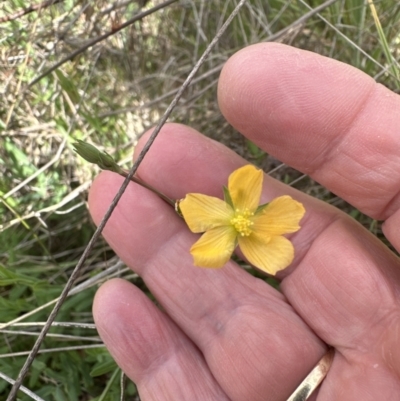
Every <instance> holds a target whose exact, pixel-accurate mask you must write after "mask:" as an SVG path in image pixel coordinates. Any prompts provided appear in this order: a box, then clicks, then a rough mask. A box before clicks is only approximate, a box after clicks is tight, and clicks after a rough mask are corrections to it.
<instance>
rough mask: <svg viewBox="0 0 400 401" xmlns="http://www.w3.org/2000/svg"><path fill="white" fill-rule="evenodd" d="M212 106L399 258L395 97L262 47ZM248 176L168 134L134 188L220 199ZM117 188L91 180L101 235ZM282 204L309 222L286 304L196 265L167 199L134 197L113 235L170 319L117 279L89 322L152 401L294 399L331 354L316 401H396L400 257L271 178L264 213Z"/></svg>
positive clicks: (284, 295)
mask: <svg viewBox="0 0 400 401" xmlns="http://www.w3.org/2000/svg"><path fill="white" fill-rule="evenodd" d="M218 101H219V105H220V108H221V111H222V112H223V114H224V116H225V117H226V119H227V120H228V121H229V123H231V124H232V125H233V126H234V127H235V128H236V129H238V130H239V131H240V132H241V133H242V134H243V135H245V136H246V137H247V138H249V139H250V140H252V141H253V142H255V143H256V144H258V146H260V147H261V148H262V149H264V150H265V151H266V152H268V153H269V154H272V155H274V156H275V157H277V158H278V159H279V160H281V161H283V162H285V163H287V164H289V165H291V166H293V167H295V168H296V169H298V170H300V171H303V172H305V173H307V174H309V175H310V176H311V177H313V178H314V179H315V180H316V181H318V182H320V183H321V184H322V185H324V186H326V187H327V188H328V189H330V190H331V191H332V192H334V193H336V194H337V195H339V196H341V197H342V198H344V199H346V200H347V201H348V202H349V203H351V204H352V205H354V206H355V207H356V208H358V209H359V210H361V211H362V212H364V213H366V214H367V215H369V216H372V217H373V218H375V219H379V220H385V223H384V225H383V229H384V233H385V235H386V237H387V238H388V239H389V240H390V241H391V243H392V244H393V246H394V247H395V248H397V249H398V250H399V249H400V211H399V209H400V195H399V190H400V98H399V96H398V95H396V94H394V93H392V92H390V91H389V90H387V89H386V88H384V87H383V86H380V85H377V84H376V83H375V82H374V81H373V80H372V79H371V78H369V77H368V76H366V75H365V74H363V73H362V72H360V71H358V70H356V69H354V68H352V67H350V66H347V65H345V64H342V63H339V62H336V61H333V60H330V59H327V58H323V57H321V56H318V55H316V54H313V53H309V52H305V51H301V50H298V49H294V48H291V47H288V46H283V45H278V44H259V45H254V46H251V47H248V48H246V49H244V50H242V51H240V52H239V53H237V54H236V55H235V56H233V57H232V58H231V59H230V60H229V61H228V63H227V64H226V65H225V67H224V69H223V71H222V74H221V78H220V82H219V87H218ZM146 139H147V136H146V137H145V138H142V140H141V142H140V144H139V145H138V149H137V150H136V151H137V152H139V151H140V149H141V147H143V145H144V143H145V141H146ZM245 163H246V162H245V161H244V160H243V159H241V158H240V157H239V156H238V155H236V154H234V153H233V152H232V151H230V150H228V149H227V148H226V147H224V146H223V145H221V144H219V143H216V142H214V141H212V140H210V139H208V138H206V137H204V136H202V135H200V134H198V133H197V132H195V131H194V130H193V129H191V128H189V127H186V126H183V125H177V124H168V125H166V126H165V127H164V128H163V130H162V132H161V133H160V135H159V137H158V138H157V139H156V141H155V143H154V145H153V147H152V148H151V150H150V152H149V153H148V155H147V156H146V158H145V159H144V161H143V163H142V164H141V166H140V168H139V175H140V177H141V178H142V179H143V180H144V181H146V182H148V183H149V184H151V185H153V186H154V187H156V188H157V189H159V190H160V191H162V192H164V193H165V194H167V195H168V196H170V197H171V198H175V199H179V198H182V197H184V196H185V194H186V193H188V192H200V193H204V194H208V195H212V196H219V197H220V196H221V195H222V193H221V188H222V186H223V185H225V184H226V181H227V177H228V176H229V174H230V173H231V172H232V171H233V170H235V169H237V168H238V167H240V166H242V165H244V164H245ZM121 182H122V178H121V177H120V176H118V175H116V174H113V173H108V172H105V173H102V174H101V175H100V176H99V177H98V178H97V179H96V181H95V182H94V184H93V186H92V189H91V192H90V199H89V204H90V209H91V213H92V216H93V218H94V220H95V222H99V221H100V219H101V218H102V216H103V215H104V213H105V210H106V209H107V207H108V206H109V204H110V202H111V200H112V198H113V197H114V195H115V193H116V191H117V189H118V188H119V186H120V185H121ZM283 194H289V195H291V196H292V197H293V198H294V199H296V200H299V201H301V202H302V203H303V204H304V206H305V208H306V211H307V213H306V215H305V217H304V219H303V220H302V224H301V225H302V229H301V230H300V231H299V232H298V233H296V234H294V235H292V237H291V240H292V242H293V244H294V246H295V249H296V257H295V260H294V262H293V264H292V265H291V266H290V267H289V268H288V269H286V270H284V271H283V272H281V274H280V275H278V277H279V278H280V279H281V280H282V283H281V287H280V288H281V292H278V291H276V290H274V289H273V288H272V287H270V286H268V285H267V284H265V283H264V282H263V281H261V280H259V279H257V278H255V277H253V276H251V275H250V274H248V273H246V272H245V271H244V270H242V269H240V268H239V267H238V266H237V265H236V264H235V262H233V261H230V262H228V263H227V265H226V266H225V267H224V268H222V269H217V270H214V269H201V268H198V267H194V266H193V264H192V256H191V255H190V254H189V248H190V246H191V245H192V244H193V243H194V241H195V240H196V239H197V238H198V236H196V235H194V234H192V233H191V232H190V231H189V230H188V228H187V227H186V226H185V223H184V222H183V221H182V220H181V219H180V218H179V217H178V216H177V215H176V214H175V212H174V211H173V210H172V209H171V208H170V207H169V206H168V205H166V204H165V203H164V202H163V201H162V200H160V199H159V198H157V196H155V195H154V194H152V193H150V192H149V191H147V190H146V189H143V188H141V187H139V186H137V185H135V184H131V185H130V186H129V187H128V189H127V191H126V192H125V194H124V196H123V197H122V199H121V201H120V202H119V204H118V206H117V208H116V210H115V211H114V213H113V215H112V217H111V219H110V221H109V223H108V224H107V226H106V228H105V230H104V236H105V238H106V239H107V241H108V242H109V243H110V245H111V246H112V247H113V249H114V250H115V251H116V253H117V254H118V255H119V256H120V257H121V258H122V259H123V260H124V261H125V262H126V263H127V265H128V266H130V267H131V268H132V269H133V270H134V271H135V272H137V273H138V274H139V275H140V276H141V277H142V278H143V279H144V281H145V282H146V284H147V286H148V287H149V289H150V290H151V291H152V293H153V294H154V296H155V297H156V299H157V301H158V302H159V304H160V305H161V307H162V310H160V308H158V307H157V306H155V305H154V304H153V303H152V302H151V301H150V300H149V299H148V298H147V297H146V296H145V295H144V294H143V293H142V292H141V291H140V290H139V289H137V288H136V287H135V286H133V285H131V284H130V283H128V282H125V281H123V280H119V279H115V280H111V281H109V282H107V283H106V284H105V285H103V286H102V287H101V288H100V290H99V291H98V293H97V295H96V298H95V303H94V316H95V320H96V324H97V327H98V330H99V333H100V335H101V337H102V339H103V340H104V342H105V344H106V346H107V347H108V349H109V350H110V352H111V354H112V355H113V356H114V358H115V360H116V361H117V363H118V364H119V366H120V367H121V368H122V369H123V370H124V371H125V372H126V374H127V375H128V376H129V377H130V378H131V379H132V380H133V381H134V382H135V383H136V384H137V386H138V389H139V393H140V396H141V399H142V400H143V401H152V400H159V401H163V400H165V401H167V400H174V401H179V400H185V401H195V400H201V401H205V400H216V401H224V400H232V401H248V400H252V401H266V400H268V401H275V400H276V401H278V400H286V399H287V397H289V395H290V394H291V393H292V392H293V390H294V389H295V387H296V386H297V385H298V384H299V383H300V382H301V381H302V380H303V379H304V377H305V376H307V374H308V373H309V372H310V371H311V369H312V368H313V366H314V365H315V364H316V363H317V361H318V360H319V359H320V358H321V357H322V356H323V355H324V353H325V352H326V350H327V344H328V345H330V346H332V347H334V348H335V357H334V361H333V364H332V367H331V369H330V371H329V373H328V376H327V377H326V379H325V380H324V382H323V383H322V385H321V387H320V389H319V391H318V392H316V393H315V394H314V395H313V396H312V398H311V399H312V400H318V401H333V400H340V401H356V400H363V401H369V400H371V401H372V400H374V401H376V400H385V401H391V400H396V401H397V400H399V399H400V262H399V259H398V258H397V257H396V256H395V255H394V254H393V253H392V252H391V251H389V250H388V249H387V248H386V247H385V246H384V245H383V244H382V243H381V242H380V241H379V240H377V239H376V238H375V237H374V236H373V235H372V234H370V233H369V232H368V231H366V230H365V229H364V228H363V227H361V226H360V225H359V224H358V223H357V222H356V221H355V220H353V219H352V218H351V217H349V216H347V215H345V214H344V213H342V212H341V211H339V210H337V209H335V208H333V207H332V206H330V205H327V204H325V203H323V202H321V201H319V200H316V199H314V198H311V197H309V196H308V195H305V194H303V193H300V192H298V191H296V190H294V189H292V188H290V187H287V186H285V185H284V184H282V183H280V182H277V181H275V180H274V179H272V178H270V177H268V176H266V177H265V179H264V189H263V195H262V199H261V200H262V202H268V201H270V200H271V199H272V198H275V197H277V196H280V195H283Z"/></svg>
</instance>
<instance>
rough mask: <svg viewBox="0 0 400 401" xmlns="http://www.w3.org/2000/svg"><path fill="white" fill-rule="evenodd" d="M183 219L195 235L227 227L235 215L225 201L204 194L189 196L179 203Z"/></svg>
mask: <svg viewBox="0 0 400 401" xmlns="http://www.w3.org/2000/svg"><path fill="white" fill-rule="evenodd" d="M179 208H180V210H181V212H182V215H183V218H184V219H185V221H186V224H187V225H188V226H189V228H190V230H191V231H192V232H194V233H203V232H204V231H207V230H209V229H211V228H214V227H219V226H226V225H228V224H229V222H230V219H231V218H232V215H233V210H232V208H231V207H230V206H229V205H228V204H227V203H226V202H224V201H223V200H221V199H218V198H214V197H212V196H207V195H203V194H187V195H186V197H185V199H183V200H182V201H181V202H180V203H179Z"/></svg>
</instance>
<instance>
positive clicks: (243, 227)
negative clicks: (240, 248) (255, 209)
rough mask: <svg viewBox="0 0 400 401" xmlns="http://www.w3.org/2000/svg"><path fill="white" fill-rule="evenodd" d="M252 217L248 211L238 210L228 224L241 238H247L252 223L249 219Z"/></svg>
mask: <svg viewBox="0 0 400 401" xmlns="http://www.w3.org/2000/svg"><path fill="white" fill-rule="evenodd" d="M253 215H254V213H252V212H250V211H249V210H248V209H245V210H243V211H240V210H239V209H236V210H235V217H233V218H232V219H231V221H230V223H231V224H232V225H233V227H235V230H236V231H237V232H238V234H239V235H241V236H242V237H248V236H249V235H250V234H251V232H252V229H251V226H252V225H253V222H252V221H251V219H249V217H250V216H253Z"/></svg>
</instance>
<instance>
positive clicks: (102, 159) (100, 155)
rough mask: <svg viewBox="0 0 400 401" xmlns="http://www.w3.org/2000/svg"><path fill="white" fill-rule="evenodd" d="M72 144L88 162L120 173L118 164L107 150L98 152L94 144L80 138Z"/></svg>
mask: <svg viewBox="0 0 400 401" xmlns="http://www.w3.org/2000/svg"><path fill="white" fill-rule="evenodd" d="M72 145H73V147H74V150H75V152H76V153H78V155H79V156H81V157H82V158H84V159H85V160H86V161H88V162H89V163H94V164H97V165H98V166H99V167H100V168H101V169H102V170H109V171H114V172H115V173H121V167H119V166H118V164H117V163H116V162H115V160H114V159H113V158H112V156H111V155H109V154H108V153H107V152H100V150H98V149H97V148H96V147H95V146H93V145H91V144H90V143H87V142H84V141H81V140H78V142H75V143H73V144H72Z"/></svg>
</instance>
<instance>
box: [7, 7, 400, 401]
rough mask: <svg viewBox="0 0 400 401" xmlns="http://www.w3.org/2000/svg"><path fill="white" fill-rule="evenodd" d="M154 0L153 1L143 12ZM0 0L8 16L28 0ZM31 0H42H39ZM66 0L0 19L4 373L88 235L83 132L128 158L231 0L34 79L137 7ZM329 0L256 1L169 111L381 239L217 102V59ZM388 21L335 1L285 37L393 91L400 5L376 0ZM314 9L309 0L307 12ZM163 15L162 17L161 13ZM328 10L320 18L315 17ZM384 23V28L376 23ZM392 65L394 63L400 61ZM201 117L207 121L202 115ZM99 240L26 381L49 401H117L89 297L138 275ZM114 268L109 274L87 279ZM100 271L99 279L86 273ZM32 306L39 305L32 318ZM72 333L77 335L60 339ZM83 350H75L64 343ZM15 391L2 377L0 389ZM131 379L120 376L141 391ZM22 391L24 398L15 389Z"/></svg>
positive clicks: (181, 15)
mask: <svg viewBox="0 0 400 401" xmlns="http://www.w3.org/2000/svg"><path fill="white" fill-rule="evenodd" d="M156 3H159V2H156V1H149V2H148V3H147V5H146V8H149V7H151V6H153V5H154V4H156ZM30 4H31V2H30V1H27V0H18V1H17V0H9V1H6V2H2V3H1V4H0V18H1V17H3V16H6V15H12V14H14V13H15V12H17V11H18V10H20V9H21V8H23V7H26V6H28V5H30ZM35 4H36V3H35ZM88 4H89V6H87V7H86V8H85V6H84V3H82V2H80V1H77V0H65V1H63V2H60V3H58V4H56V5H54V6H52V7H48V8H45V9H43V10H41V11H40V13H38V12H33V13H30V14H27V15H24V16H21V17H19V18H17V19H15V20H13V21H9V22H3V23H1V30H0V32H1V33H0V48H1V49H2V51H1V52H0V58H1V60H0V61H1V64H2V68H0V93H1V96H0V216H1V220H0V224H1V226H0V295H1V296H0V322H3V323H7V322H12V321H15V320H16V319H20V321H19V322H18V323H17V322H15V323H13V324H10V325H9V326H8V327H7V328H3V329H2V330H3V331H2V338H3V339H4V341H2V342H1V343H0V372H2V373H4V374H6V375H8V376H9V377H11V378H15V377H16V376H17V375H18V372H19V369H20V368H21V366H22V365H23V363H24V361H25V358H26V355H25V354H22V355H20V354H18V353H26V352H28V351H29V350H30V349H31V347H32V345H33V342H34V340H35V338H36V335H37V333H38V332H39V331H40V329H41V327H42V326H41V322H43V321H45V320H46V318H47V316H48V314H49V312H50V310H51V306H47V307H45V308H41V306H43V305H45V304H47V303H51V304H54V300H55V299H56V298H57V297H58V296H59V294H60V293H61V291H62V288H63V287H64V285H65V283H66V281H67V280H68V277H69V275H70V273H71V271H72V269H73V268H74V267H75V265H76V263H77V261H78V259H79V257H80V255H81V254H82V252H83V249H84V247H85V245H86V244H87V242H88V241H89V239H90V237H91V235H92V234H93V232H94V226H93V224H92V222H91V221H90V218H89V216H88V211H87V206H86V203H85V200H86V192H87V189H88V187H89V185H90V182H91V180H92V178H93V177H94V176H95V174H96V173H97V171H98V170H96V168H94V167H93V166H92V165H89V164H87V163H85V162H83V161H82V160H81V159H79V158H77V157H76V155H75V154H74V152H73V151H72V145H71V144H72V143H73V142H74V141H76V140H77V139H81V140H85V141H89V142H92V143H95V144H97V145H101V147H102V149H104V150H106V151H107V152H108V153H110V154H112V155H113V156H114V157H115V158H116V159H118V160H122V161H125V164H126V165H127V166H129V163H130V155H131V153H132V149H133V147H134V146H135V144H136V141H137V139H138V138H139V137H140V135H141V134H142V133H143V131H144V130H145V129H146V128H148V127H150V126H152V125H154V124H155V123H157V121H158V119H159V117H160V116H161V115H162V113H163V112H164V111H165V109H166V107H167V106H168V103H169V102H170V101H171V100H172V98H173V95H174V94H175V93H176V91H177V90H178V89H179V87H180V85H181V84H182V82H183V81H184V79H185V78H186V76H187V75H188V73H189V72H190V70H191V68H192V67H193V65H194V64H195V62H196V61H197V59H198V58H199V57H200V55H201V54H202V53H203V52H204V50H205V48H206V46H207V45H208V43H209V42H210V40H211V39H212V38H213V37H214V35H215V33H216V31H217V30H218V28H219V27H220V26H221V25H222V23H223V21H224V20H225V19H226V18H227V16H228V15H229V13H230V12H231V11H232V9H233V7H234V6H235V4H236V2H235V1H232V0H208V1H205V2H203V1H192V2H184V3H180V4H178V3H177V4H174V5H172V6H169V7H168V8H167V9H166V10H163V11H159V12H157V13H155V14H153V15H150V16H148V17H146V18H145V19H143V20H142V21H139V22H136V23H134V24H133V25H132V26H130V27H128V28H126V29H124V30H123V31H121V32H119V33H117V34H115V35H114V36H111V37H110V38H108V39H107V40H106V41H104V42H101V43H99V44H97V45H95V46H94V47H91V48H89V49H88V50H87V51H85V52H83V53H82V54H80V55H78V56H76V57H75V58H73V59H72V60H70V61H68V62H66V63H65V64H63V65H62V66H61V67H59V68H58V69H57V70H56V71H54V72H52V73H50V74H48V75H47V76H46V77H45V78H43V79H42V80H40V82H38V83H37V84H35V85H33V86H29V83H30V82H31V81H32V80H33V79H35V77H37V76H38V74H40V73H42V72H44V71H46V70H47V69H48V68H50V67H51V66H52V65H53V64H54V63H56V62H57V61H59V60H61V59H62V58H63V57H65V56H67V55H68V54H70V53H72V52H73V51H75V50H76V49H77V48H79V46H81V45H82V44H84V43H85V42H86V41H87V40H89V39H92V38H94V37H97V36H100V35H101V34H103V33H106V32H109V31H110V30H111V29H112V27H113V26H117V24H118V20H119V21H122V22H123V21H125V20H127V19H129V18H131V17H132V16H133V15H134V14H135V13H137V12H138V11H139V10H138V3H137V2H134V1H132V2H130V3H129V4H126V5H124V6H123V7H120V8H118V9H115V10H110V7H111V6H110V4H113V3H112V2H108V1H105V0H100V1H97V2H89V3H88ZM320 4H322V1H320V0H318V1H317V0H315V1H304V0H299V1H289V0H251V1H248V3H247V4H246V5H245V6H244V8H243V9H242V10H241V12H240V14H239V15H238V16H237V18H235V19H234V21H233V22H232V24H231V25H230V27H229V29H228V31H227V32H226V33H225V35H224V36H223V37H222V38H221V40H220V42H219V43H218V45H217V46H216V47H215V49H214V50H213V52H212V54H211V55H210V57H209V58H208V59H207V61H206V62H205V64H204V65H203V66H202V67H201V69H200V71H199V73H198V74H197V76H196V77H195V82H194V83H193V84H192V85H191V86H190V88H189V89H188V91H187V92H186V93H185V96H184V99H183V100H182V101H181V102H180V103H179V104H178V107H177V108H176V109H175V111H174V113H173V116H172V119H173V120H175V121H178V122H182V123H186V124H190V125H191V126H193V127H194V128H196V129H197V130H199V131H201V132H203V133H204V134H205V135H208V136H210V137H212V138H214V139H217V140H219V141H221V142H223V143H225V144H227V145H228V146H231V147H233V148H234V149H235V150H236V151H238V152H239V153H240V154H241V155H243V156H244V157H246V158H247V159H248V160H249V161H251V162H253V163H256V164H258V165H260V166H261V167H263V168H264V169H265V170H266V171H271V170H274V172H273V174H272V175H273V176H274V177H276V178H277V179H279V180H281V181H282V182H286V183H288V184H293V183H294V184H293V185H294V186H295V187H296V188H299V189H301V190H302V191H304V192H306V193H309V194H311V195H313V196H315V197H317V198H319V199H322V200H324V201H326V202H329V203H331V204H334V205H335V206H337V207H339V208H341V209H342V210H345V211H346V212H348V213H349V214H351V215H352V216H353V217H354V218H356V219H357V220H359V221H360V222H361V223H362V224H363V225H365V226H366V227H367V228H368V229H370V230H371V231H373V232H374V233H375V234H376V235H378V236H380V237H382V233H381V231H380V226H379V225H378V224H376V222H375V221H372V220H371V219H369V218H367V217H365V216H364V215H362V214H361V213H359V212H358V211H357V210H355V209H354V208H352V207H351V206H350V205H348V204H347V203H345V202H344V201H343V200H341V199H339V198H337V197H336V196H335V195H333V194H332V193H330V192H329V191H327V190H326V189H324V188H323V187H321V186H320V185H318V184H317V183H315V182H314V181H312V180H311V179H310V178H309V177H303V176H302V175H301V174H300V173H299V172H297V171H295V170H293V169H291V168H289V167H287V166H284V165H281V164H280V163H279V161H277V160H275V159H273V158H271V157H270V156H269V155H267V154H265V153H264V152H262V151H261V150H260V149H258V148H257V147H256V146H255V145H254V144H252V143H250V142H248V141H246V140H245V139H243V138H242V137H241V136H240V135H239V134H238V133H237V132H235V131H234V130H233V129H232V128H231V127H229V126H228V124H227V123H226V122H225V121H224V119H223V117H222V116H221V114H220V112H219V110H218V107H217V104H216V83H217V79H218V74H219V72H220V69H221V67H222V65H223V63H224V62H225V61H226V60H227V59H228V58H229V57H230V56H231V55H232V54H233V53H235V52H236V51H237V50H239V49H240V48H242V47H244V46H247V45H249V44H252V43H257V42H260V41H265V40H268V38H269V36H270V35H272V34H275V33H277V32H279V31H281V30H283V29H284V28H285V27H287V26H288V25H290V24H292V23H294V22H295V21H296V20H298V19H299V18H301V17H302V16H303V15H305V14H306V13H307V12H309V10H310V9H309V7H311V8H315V7H317V6H318V5H320ZM374 4H375V7H376V10H377V16H378V17H379V22H380V25H379V24H377V20H376V19H375V20H374V18H373V15H372V14H371V10H370V7H369V5H367V4H365V2H364V0H345V1H338V2H336V3H335V4H334V5H332V6H330V7H328V8H326V9H325V10H323V11H321V13H320V14H321V16H318V15H314V16H312V17H311V18H310V19H308V20H307V21H306V22H305V23H304V25H302V26H300V27H299V28H298V29H294V30H293V31H291V32H289V33H286V34H285V35H283V36H282V37H281V38H280V39H279V40H280V41H282V42H283V43H288V44H291V45H293V46H297V47H300V48H303V49H308V50H312V51H314V52H317V53H319V54H322V55H325V56H328V57H332V58H335V59H338V60H341V61H343V62H345V63H348V64H351V65H353V66H355V67H357V68H359V69H361V70H363V71H365V72H366V73H367V74H369V75H370V76H372V77H374V78H375V79H376V80H377V81H379V82H381V83H382V84H384V85H386V86H387V87H389V88H391V89H393V90H398V88H399V70H398V60H399V57H400V54H399V48H400V47H399V42H400V36H399V33H398V32H400V5H399V3H398V1H396V0H382V1H376V2H375V3H374ZM307 6H309V7H307ZM161 16H162V17H161ZM321 18H322V19H321ZM377 27H378V29H377ZM396 60H397V61H396ZM205 116H206V118H205ZM115 263H116V259H115V256H114V255H113V253H112V252H111V251H110V249H109V247H108V246H107V244H105V243H104V242H103V241H99V242H98V243H97V245H96V246H95V249H94V250H93V252H92V253H91V256H90V257H89V259H88V260H87V262H86V264H85V266H84V268H83V271H82V274H81V276H80V278H79V281H78V283H77V285H80V284H81V285H82V286H83V287H84V289H82V290H81V291H79V292H77V293H75V294H73V295H71V296H70V297H69V298H68V299H67V301H66V302H65V303H64V305H63V307H62V309H61V312H60V314H59V316H58V317H57V321H58V322H68V323H70V326H55V327H53V328H52V329H51V330H50V333H51V334H53V335H54V336H48V337H47V338H46V340H45V343H44V344H43V346H42V349H46V350H48V351H51V350H53V351H52V352H46V353H41V354H40V355H38V357H37V358H36V360H35V362H34V364H33V366H32V369H31V370H30V374H29V376H28V378H27V379H26V380H25V381H24V385H26V386H27V387H28V388H29V389H30V390H32V391H34V392H35V393H36V394H37V395H39V396H41V397H42V398H44V399H46V400H57V401H58V400H83V399H85V400H87V399H90V400H100V399H101V400H115V399H118V397H119V392H120V372H119V371H118V370H117V368H116V365H115V363H114V362H113V361H112V359H111V357H110V356H109V354H108V353H107V351H106V350H105V349H104V348H103V347H101V343H100V342H99V338H98V336H97V333H96V331H95V329H94V327H93V319H92V316H91V304H92V300H93V296H94V293H95V290H96V288H97V286H98V285H99V283H100V282H102V281H104V280H106V279H107V277H110V276H112V275H116V274H118V275H120V276H122V277H126V278H127V279H129V280H131V281H134V282H135V283H137V284H138V285H139V286H143V288H145V287H144V284H143V283H142V282H141V280H140V278H139V277H137V276H136V275H134V274H133V273H132V272H130V271H129V270H128V269H124V268H123V267H118V266H117V268H116V269H114V270H112V267H113V266H114V265H115ZM107 268H109V272H108V274H106V275H105V276H104V277H99V279H98V280H92V279H93V278H95V277H96V276H97V275H100V274H101V273H102V272H104V270H105V269H107ZM90 280H92V281H90ZM30 313H31V314H30ZM63 336H70V337H63ZM76 346H78V347H79V349H71V348H70V347H76ZM9 389H10V386H9V385H8V384H7V383H6V382H5V381H4V380H2V379H0V398H3V397H4V396H6V395H7V394H8V391H9ZM135 392H136V390H135V387H134V385H133V384H132V383H128V384H127V385H126V395H127V396H128V397H130V398H129V399H134V398H133V397H134V396H135ZM20 399H21V400H27V399H30V397H29V396H27V395H24V394H22V393H21V392H20Z"/></svg>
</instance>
